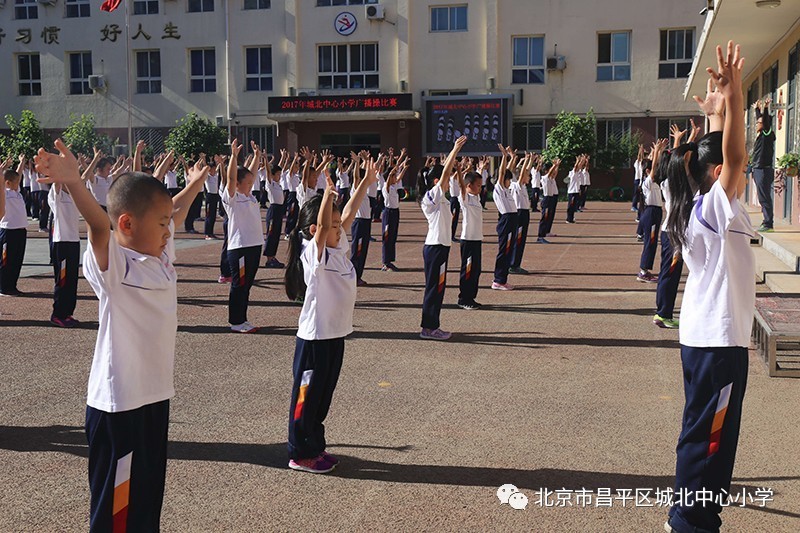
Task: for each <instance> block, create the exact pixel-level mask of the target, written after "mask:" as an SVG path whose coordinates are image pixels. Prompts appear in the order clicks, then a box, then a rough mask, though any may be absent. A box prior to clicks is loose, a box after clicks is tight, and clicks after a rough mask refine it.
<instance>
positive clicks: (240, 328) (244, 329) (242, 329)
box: [231, 322, 258, 333]
mask: <svg viewBox="0 0 800 533" xmlns="http://www.w3.org/2000/svg"><path fill="white" fill-rule="evenodd" d="M231 331H233V332H235V333H255V332H256V331H258V328H257V327H255V326H254V325H253V324H251V323H250V322H242V323H241V324H238V325H236V326H231Z"/></svg>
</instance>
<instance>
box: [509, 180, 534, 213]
mask: <svg viewBox="0 0 800 533" xmlns="http://www.w3.org/2000/svg"><path fill="white" fill-rule="evenodd" d="M510 188H511V197H512V198H513V199H514V205H515V206H516V207H517V211H527V210H528V209H530V208H531V199H530V197H529V196H528V187H526V186H525V185H522V184H521V183H520V182H519V180H517V181H512V182H511V187H510Z"/></svg>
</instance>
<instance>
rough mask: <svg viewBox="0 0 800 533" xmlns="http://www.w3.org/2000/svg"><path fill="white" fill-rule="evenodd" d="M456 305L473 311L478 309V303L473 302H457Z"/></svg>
mask: <svg viewBox="0 0 800 533" xmlns="http://www.w3.org/2000/svg"><path fill="white" fill-rule="evenodd" d="M458 306H459V307H460V308H461V309H466V310H467V311H474V310H476V309H480V305H477V304H475V303H474V302H473V303H464V304H458Z"/></svg>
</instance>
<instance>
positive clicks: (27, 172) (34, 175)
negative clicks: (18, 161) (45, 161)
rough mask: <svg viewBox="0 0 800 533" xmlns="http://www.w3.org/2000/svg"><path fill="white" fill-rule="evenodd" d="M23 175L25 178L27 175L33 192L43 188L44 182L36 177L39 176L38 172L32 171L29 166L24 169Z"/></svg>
mask: <svg viewBox="0 0 800 533" xmlns="http://www.w3.org/2000/svg"><path fill="white" fill-rule="evenodd" d="M22 176H23V178H24V177H25V176H27V177H28V183H30V185H31V192H39V191H41V190H42V184H41V183H39V182H38V181H36V178H37V177H38V173H37V172H33V171H31V169H29V168H24V169H22Z"/></svg>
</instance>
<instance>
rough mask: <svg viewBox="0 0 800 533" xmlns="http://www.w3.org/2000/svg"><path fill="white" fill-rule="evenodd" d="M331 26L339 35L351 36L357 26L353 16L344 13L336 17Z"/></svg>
mask: <svg viewBox="0 0 800 533" xmlns="http://www.w3.org/2000/svg"><path fill="white" fill-rule="evenodd" d="M333 26H334V27H335V28H336V32H337V33H338V34H339V35H345V36H347V35H353V32H355V31H356V26H358V21H357V20H356V16H355V15H353V14H352V13H349V12H347V11H345V12H343V13H339V14H338V15H336V20H335V21H334V23H333Z"/></svg>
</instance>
